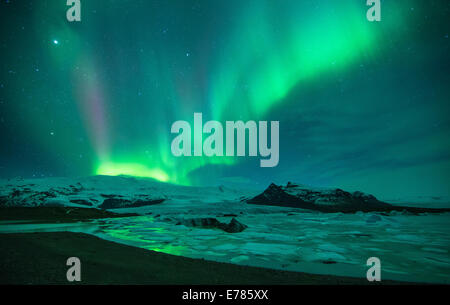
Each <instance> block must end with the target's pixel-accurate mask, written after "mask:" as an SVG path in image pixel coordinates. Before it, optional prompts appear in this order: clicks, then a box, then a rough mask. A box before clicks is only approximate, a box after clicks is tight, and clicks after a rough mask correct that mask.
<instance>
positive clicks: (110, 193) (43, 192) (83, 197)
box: [0, 176, 254, 209]
mask: <svg viewBox="0 0 450 305" xmlns="http://www.w3.org/2000/svg"><path fill="white" fill-rule="evenodd" d="M243 194H246V191H237V190H233V189H230V188H227V187H224V186H218V187H189V186H179V185H173V184H169V183H163V182H158V181H155V180H153V179H147V178H134V177H125V176H117V177H111V176H92V177H85V178H41V179H9V180H1V181H0V206H79V207H96V208H104V209H113V208H122V207H141V206H146V205H152V204H159V203H163V202H174V201H175V202H179V203H182V202H193V201H195V202H198V203H209V202H228V201H230V202H231V201H232V202H236V201H237V202H239V201H240V200H242V198H241V197H242V196H244V195H243ZM248 194H253V193H251V192H250V193H248ZM248 194H247V195H248ZM253 195H254V194H253Z"/></svg>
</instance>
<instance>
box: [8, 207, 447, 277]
mask: <svg viewBox="0 0 450 305" xmlns="http://www.w3.org/2000/svg"><path fill="white" fill-rule="evenodd" d="M113 211H114V210H113ZM115 212H119V210H115ZM120 212H139V213H146V214H147V215H144V216H136V217H127V218H115V219H101V220H93V221H90V222H83V223H72V224H31V223H28V224H25V223H6V222H2V223H0V233H11V232H46V231H72V232H84V233H89V234H93V235H96V236H98V237H101V238H104V239H107V240H111V241H115V242H119V243H124V244H127V245H132V246H137V247H141V248H145V249H149V250H154V251H161V252H165V253H169V254H173V255H181V256H186V257H191V258H203V259H207V260H214V261H220V262H231V263H234V264H241V265H250V266H260V267H268V268H275V269H282V270H290V271H302V272H309V273H318V274H334V275H342V276H354V277H362V278H365V276H366V271H367V269H368V267H367V266H366V261H367V259H368V258H369V257H373V256H375V257H378V258H380V260H381V278H382V280H383V279H393V280H402V281H411V282H431V283H446V284H449V283H450V281H449V275H450V255H449V250H450V229H449V223H450V213H444V214H434V215H432V214H424V215H420V216H414V215H407V214H401V213H391V214H385V215H383V214H378V213H356V214H342V213H331V214H325V213H319V212H311V211H305V210H300V209H292V208H280V207H266V206H253V205H247V204H244V203H230V202H226V203H217V204H213V203H208V204H205V203H199V204H195V203H192V202H190V204H187V203H186V202H184V203H176V202H172V203H171V202H167V203H164V204H160V205H155V206H148V207H142V208H133V209H120ZM150 213H151V214H150ZM226 214H235V215H237V217H236V219H237V220H238V221H239V222H241V223H244V224H246V225H247V226H248V228H247V229H245V230H244V231H243V232H240V233H226V232H224V231H222V230H219V229H209V228H208V229H206V228H195V227H186V226H184V225H176V221H173V220H176V219H182V218H199V217H201V218H203V217H215V218H217V219H218V220H219V221H222V222H228V221H229V220H231V217H225V216H224V215H226ZM74 255H75V254H74Z"/></svg>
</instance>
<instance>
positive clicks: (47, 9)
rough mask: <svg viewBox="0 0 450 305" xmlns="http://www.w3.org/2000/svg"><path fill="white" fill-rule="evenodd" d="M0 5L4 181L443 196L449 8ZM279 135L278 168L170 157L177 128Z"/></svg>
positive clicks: (114, 2)
mask: <svg viewBox="0 0 450 305" xmlns="http://www.w3.org/2000/svg"><path fill="white" fill-rule="evenodd" d="M81 2H82V21H81V22H79V23H77V22H74V23H69V22H68V21H67V19H66V10H67V9H68V7H67V6H66V5H65V3H66V0H39V1H37V0H36V1H26V0H20V1H19V0H16V1H15V0H7V1H5V0H1V2H0V24H1V27H0V32H1V36H0V37H1V39H0V55H1V57H0V134H1V146H0V177H2V178H10V177H17V176H23V177H48V176H71V177H74V176H88V175H95V174H106V175H119V174H126V175H132V176H147V177H152V178H155V179H158V180H160V181H167V182H172V183H177V184H183V185H218V184H225V185H238V186H245V187H257V188H264V187H265V186H267V185H268V184H269V183H270V182H276V183H286V182H287V181H297V182H300V183H304V184H309V185H316V186H336V187H341V188H344V189H348V190H362V191H366V192H369V193H373V194H375V195H377V196H380V197H381V198H383V197H396V196H406V195H436V196H438V195H450V187H449V178H450V141H449V140H450V90H449V85H450V73H449V72H450V69H449V68H450V67H449V64H450V61H449V54H450V53H449V51H450V50H449V46H450V39H449V37H448V36H449V32H450V22H449V20H450V18H449V12H450V1H446V0H443V1H423V0H420V1H419V0H417V1H414V0H411V1H397V0H396V1H387V0H386V1H383V2H382V20H381V22H373V23H372V22H368V21H367V19H366V11H367V9H368V7H367V6H366V5H365V2H366V1H365V0H348V1H346V0H342V1H325V0H320V1H299V0H293V1H290V0H280V1H271V0H269V1H264V0H254V1H250V0H226V1H225V0H197V1H193V0H164V1H163V0H161V1H154V0H130V1H126V0H82V1H81ZM194 112H202V113H203V118H204V121H207V120H218V121H221V122H225V121H226V120H232V121H236V120H244V121H247V120H255V121H259V120H264V121H271V120H276V121H280V162H279V165H278V166H277V167H274V168H260V167H259V160H260V158H259V157H258V158H255V157H253V158H249V157H247V158H220V157H215V158H208V157H182V158H175V157H173V156H172V154H171V151H170V144H171V141H172V139H173V138H174V135H172V134H171V133H170V127H171V125H172V123H173V122H174V121H176V120H187V121H190V122H192V120H193V113H194Z"/></svg>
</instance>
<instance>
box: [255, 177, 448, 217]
mask: <svg viewBox="0 0 450 305" xmlns="http://www.w3.org/2000/svg"><path fill="white" fill-rule="evenodd" d="M247 203H250V204H259V205H274V206H283V207H295V208H302V209H309V210H316V211H321V212H357V211H362V212H390V211H408V212H412V213H424V212H438V213H439V212H447V211H448V210H449V209H432V208H425V207H410V206H394V205H391V204H389V203H386V202H383V201H380V200H378V199H377V198H375V196H373V195H370V194H365V193H363V192H358V191H357V192H353V193H350V192H346V191H344V190H341V189H339V188H314V187H310V186H306V185H302V184H297V183H291V182H288V184H287V185H286V186H279V185H276V184H274V183H272V184H271V185H270V186H269V187H268V188H267V189H266V190H265V191H264V192H263V193H261V194H259V195H257V196H255V197H253V198H251V199H248V200H247Z"/></svg>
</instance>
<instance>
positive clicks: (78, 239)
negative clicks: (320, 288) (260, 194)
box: [0, 232, 395, 285]
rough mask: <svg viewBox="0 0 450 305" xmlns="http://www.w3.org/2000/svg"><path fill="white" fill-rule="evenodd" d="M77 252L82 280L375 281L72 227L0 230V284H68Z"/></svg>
mask: <svg viewBox="0 0 450 305" xmlns="http://www.w3.org/2000/svg"><path fill="white" fill-rule="evenodd" d="M72 256H76V257H78V258H80V260H81V279H82V281H81V284H259V285H263V284H275V285H276V284H331V285H335V284H370V283H369V282H367V280H365V279H357V278H350V277H338V276H328V275H313V274H307V273H298V272H287V271H280V270H272V269H264V268H255V267H247V266H238V265H233V264H225V263H217V262H211V261H205V260H200V259H190V258H185V257H179V256H173V255H169V254H164V253H158V252H154V251H149V250H145V249H141V248H135V247H130V246H126V245H121V244H117V243H114V242H110V241H105V240H102V239H100V238H97V237H94V236H91V235H88V234H81V233H69V232H61V233H26V234H0V284H69V283H68V282H67V280H66V272H67V270H68V268H69V267H67V266H66V261H67V259H68V258H69V257H72ZM382 283H383V284H394V283H395V282H390V281H383V282H382Z"/></svg>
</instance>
